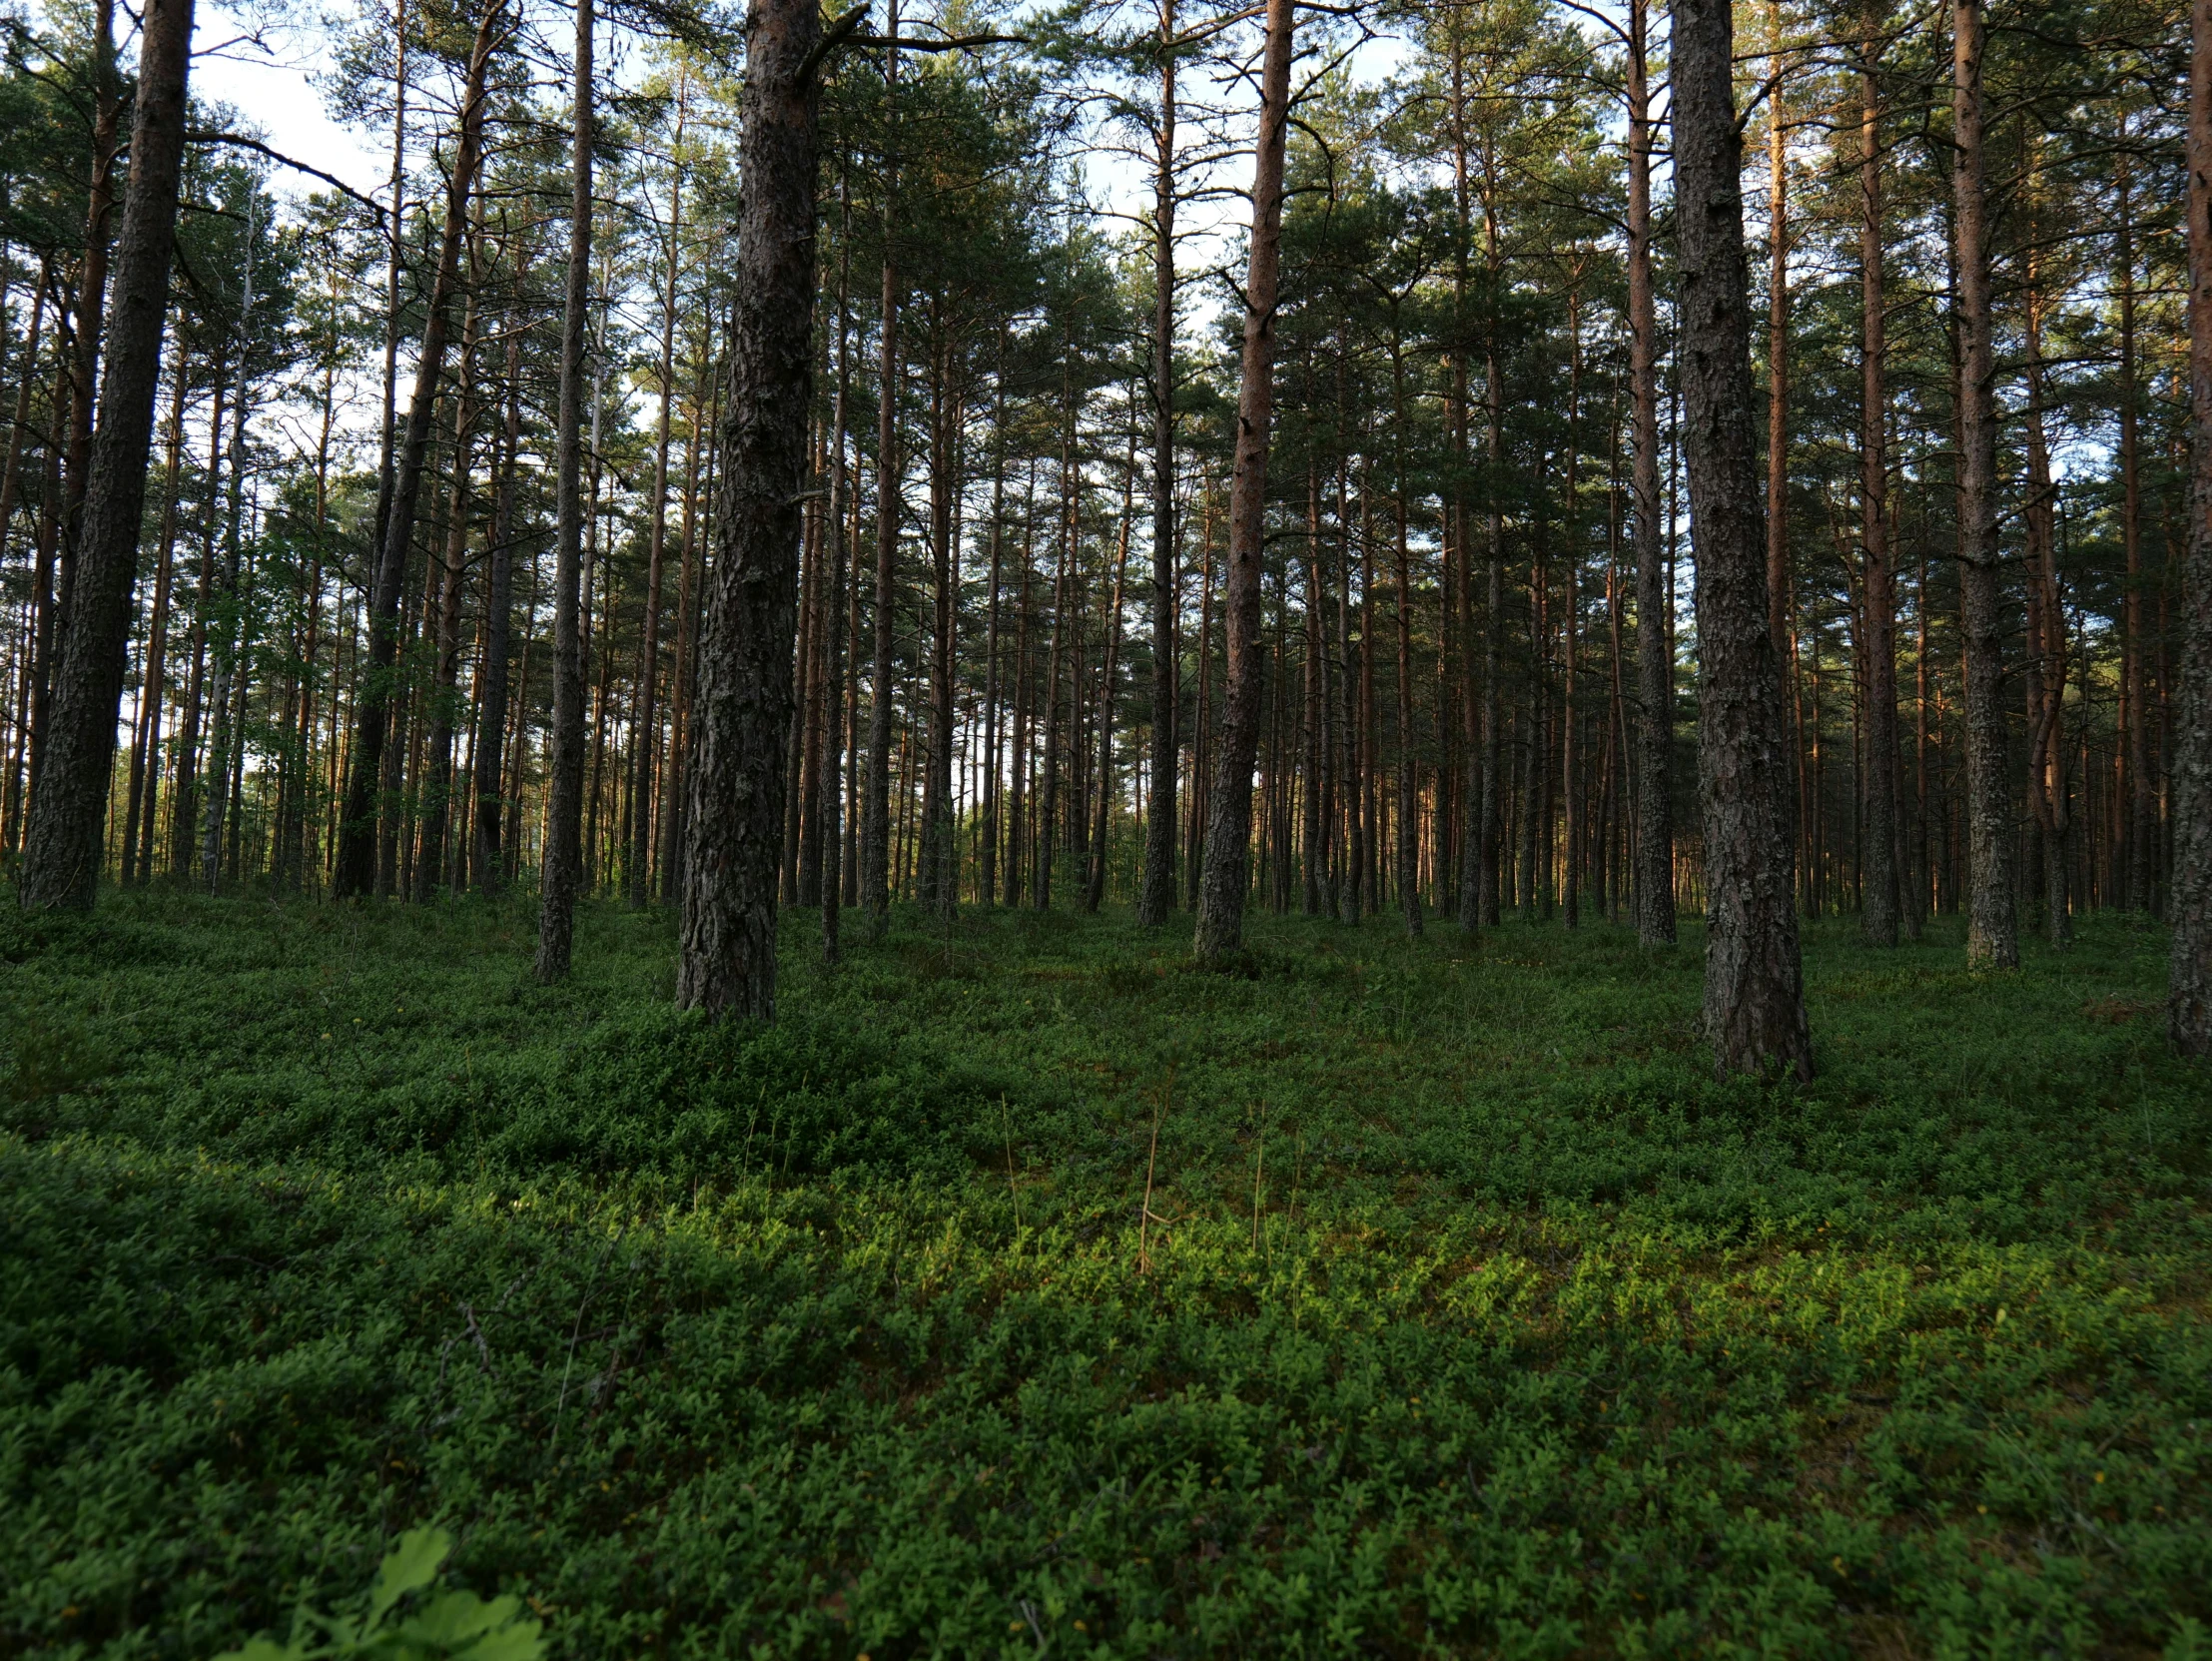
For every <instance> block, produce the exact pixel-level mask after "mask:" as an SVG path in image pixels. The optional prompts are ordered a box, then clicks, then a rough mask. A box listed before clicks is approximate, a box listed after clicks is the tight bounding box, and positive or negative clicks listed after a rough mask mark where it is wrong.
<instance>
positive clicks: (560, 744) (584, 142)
mask: <svg viewBox="0 0 2212 1661" xmlns="http://www.w3.org/2000/svg"><path fill="white" fill-rule="evenodd" d="M591 36H592V0H576V53H575V66H574V68H575V87H574V92H573V94H572V97H573V99H574V104H575V108H574V110H573V112H572V114H573V120H574V131H573V132H572V134H571V136H570V141H569V142H570V145H571V150H570V166H569V209H568V269H567V273H566V283H565V292H564V294H563V297H562V304H561V326H560V411H559V415H558V417H557V420H558V429H557V435H556V437H555V440H554V449H555V453H554V459H553V479H554V482H553V706H552V710H551V715H552V721H551V726H552V731H551V732H550V733H549V734H548V738H549V744H548V748H549V749H550V751H551V754H550V755H549V756H548V757H547V763H548V765H547V773H548V777H547V779H546V786H545V844H544V849H543V856H542V862H541V865H540V874H539V878H538V920H537V963H536V974H537V978H538V979H539V980H540V981H557V980H561V979H563V978H564V977H565V976H566V975H567V974H568V960H569V953H570V950H571V948H572V946H573V944H574V941H575V930H576V889H577V887H578V885H579V884H580V883H581V882H582V880H583V788H584V666H583V640H582V627H581V621H582V619H581V616H580V612H581V609H582V606H581V598H580V596H579V594H578V592H577V589H578V580H577V578H578V571H577V566H578V565H579V564H580V563H581V561H582V554H583V512H584V503H583V401H584V337H585V333H586V331H587V329H588V327H589V323H590V312H591V215H592V196H591V145H592V109H591V101H592V98H593V96H594V89H593V86H592V72H591V47H592V40H591Z"/></svg>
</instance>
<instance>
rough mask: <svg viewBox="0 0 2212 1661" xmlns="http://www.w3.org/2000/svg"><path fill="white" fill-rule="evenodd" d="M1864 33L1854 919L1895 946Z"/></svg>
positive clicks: (1879, 301) (1881, 348)
mask: <svg viewBox="0 0 2212 1661" xmlns="http://www.w3.org/2000/svg"><path fill="white" fill-rule="evenodd" d="M1874 50H1875V44H1874V36H1873V34H1872V33H1871V25H1869V33H1868V34H1867V37H1866V39H1865V42H1864V43H1863V46H1862V49H1861V58H1860V66H1859V85H1860V87H1861V89H1862V91H1863V97H1862V99H1861V102H1860V115H1859V128H1858V132H1859V160H1858V199H1859V219H1858V284H1859V288H1858V293H1859V329H1860V340H1859V385H1860V392H1859V440H1858V458H1859V485H1858V506H1859V546H1860V549H1861V551H1862V553H1863V555H1864V560H1863V564H1864V568H1863V570H1862V572H1861V589H1862V600H1861V603H1862V604H1863V606H1864V608H1865V653H1866V766H1865V792H1864V794H1865V806H1866V821H1865V842H1864V848H1865V854H1864V858H1863V861H1862V865H1863V874H1862V878H1861V881H1862V884H1863V888H1864V893H1863V895H1862V896H1861V898H1860V900H1859V922H1860V925H1861V928H1862V929H1863V932H1864V934H1865V937H1866V940H1867V943H1868V944H1869V945H1874V946H1894V945H1895V944H1896V943H1897V903H1898V882H1897V847H1898V836H1897V648H1896V609H1897V604H1896V576H1895V571H1894V570H1893V568H1892V567H1891V564H1890V558H1889V449H1888V419H1889V409H1888V405H1889V400H1888V392H1887V386H1886V378H1885V373H1884V372H1885V369H1886V365H1885V363H1884V358H1885V356H1886V353H1887V330H1886V328H1885V324H1886V321H1887V320H1886V319H1885V317H1884V316H1883V308H1884V305H1885V301H1884V299H1883V294H1882V285H1881V150H1880V143H1879V139H1880V134H1879V121H1880V113H1881V105H1880V98H1879V90H1878V88H1877V86H1876V83H1875V80H1874V64H1873V54H1874Z"/></svg>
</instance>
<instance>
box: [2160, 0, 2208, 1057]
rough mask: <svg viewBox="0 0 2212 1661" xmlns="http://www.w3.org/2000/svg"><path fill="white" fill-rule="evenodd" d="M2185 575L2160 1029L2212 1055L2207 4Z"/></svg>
mask: <svg viewBox="0 0 2212 1661" xmlns="http://www.w3.org/2000/svg"><path fill="white" fill-rule="evenodd" d="M2190 34H2191V41H2190V54H2189V413H2190V424H2191V425H2192V426H2193V427H2194V429H2195V433H2194V436H2195V439H2196V458H2195V466H2194V468H2193V470H2192V471H2191V474H2190V497H2191V499H2190V509H2191V511H2190V517H2189V543H2188V561H2189V563H2188V567H2187V569H2186V570H2185V571H2184V572H2183V573H2182V599H2181V616H2180V618H2179V619H2178V621H2179V623H2180V633H2181V639H2180V641H2179V650H2178V652H2177V653H2176V658H2177V661H2178V662H2179V664H2180V666H2181V684H2180V686H2179V687H2178V688H2177V689H2176V690H2177V692H2178V694H2179V695H2178V697H2177V698H2176V700H2175V701H2176V705H2177V707H2176V709H2175V711H2174V716H2175V720H2174V740H2175V742H2174V759H2173V799H2174V877H2173V894H2172V899H2171V902H2170V905H2169V914H2170V916H2171V917H2172V920H2173V929H2174V944H2173V983H2172V990H2171V992H2170V994H2169V999H2168V1003H2167V1006H2166V1021H2167V1030H2168V1033H2169V1034H2170V1036H2171V1037H2172V1039H2173V1043H2174V1047H2175V1048H2176V1049H2178V1050H2180V1051H2182V1052H2183V1053H2184V1054H2186V1055H2194V1056H2204V1055H2212V0H2195V4H2194V5H2193V6H2191V8H2190Z"/></svg>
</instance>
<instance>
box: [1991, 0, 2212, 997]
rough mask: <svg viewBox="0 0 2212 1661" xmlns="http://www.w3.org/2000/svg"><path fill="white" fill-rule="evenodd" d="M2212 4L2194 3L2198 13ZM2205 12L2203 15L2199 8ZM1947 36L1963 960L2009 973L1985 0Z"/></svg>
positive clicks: (2014, 937) (2012, 946)
mask: <svg viewBox="0 0 2212 1661" xmlns="http://www.w3.org/2000/svg"><path fill="white" fill-rule="evenodd" d="M2206 3H2207V0H2198V4H2199V6H2200V8H2201V6H2202V5H2204V4H2206ZM2199 15H2200V16H2201V15H2202V14H2201V10H2200V14H2199ZM1952 18H1953V23H1952V31H1953V32H1952V40H1951V133H1952V151H1951V190H1952V195H1953V199H1954V203H1955V208H1956V212H1955V216H1954V218H1955V233H1956V237H1957V247H1958V340H1959V377H1958V390H1959V397H1958V526H1959V531H1958V560H1959V568H1958V587H1959V599H1960V605H1961V609H1962V611H1963V613H1964V617H1965V639H1964V655H1965V679H1966V813H1967V827H1968V829H1967V842H1968V854H1967V865H1966V882H1967V923H1966V961H1967V962H1968V963H1969V964H1971V965H1973V966H1975V967H1977V968H1985V969H2011V968H2016V967H2017V966H2018V964H2019V961H2020V941H2019V926H2018V923H2017V920H2016V913H2015V910H2014V899H2013V893H2012V844H2013V813H2012V801H2011V792H2010V791H2009V790H2008V789H2007V788H2006V785H2005V759H2004V753H2005V737H2004V726H2005V720H2004V702H2003V680H2004V636H2003V613H2002V610H2001V607H2000V605H1999V603H1998V597H1997V415H1996V376H1997V372H1996V361H1995V357H1994V354H1993V352H1992V349H1991V344H1990V294H1989V288H1990V284H1989V235H1988V202H1987V193H1986V190H1985V187H1984V185H1983V163H1982V121H1981V52H1982V17H1981V0H1956V3H1955V6H1954V9H1953V12H1952Z"/></svg>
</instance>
